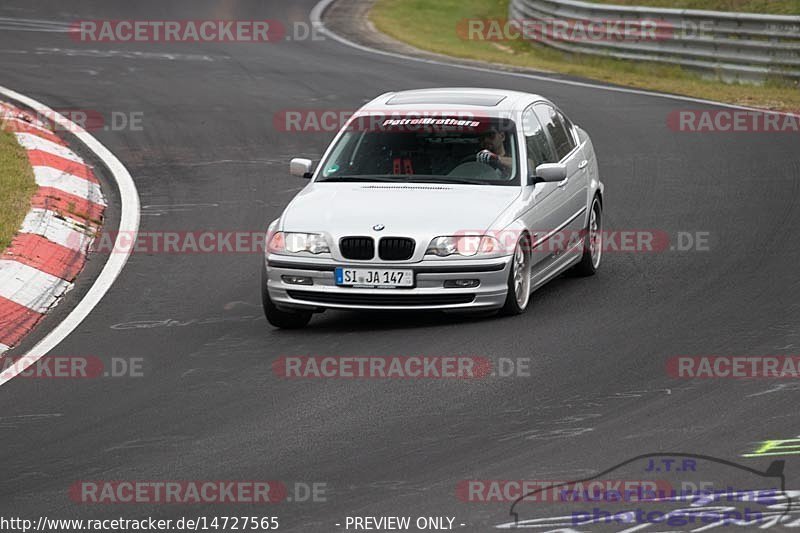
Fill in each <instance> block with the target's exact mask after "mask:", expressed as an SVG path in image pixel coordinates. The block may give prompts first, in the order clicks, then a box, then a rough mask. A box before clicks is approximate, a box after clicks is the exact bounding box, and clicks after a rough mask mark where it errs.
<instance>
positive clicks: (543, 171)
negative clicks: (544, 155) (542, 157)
mask: <svg viewBox="0 0 800 533" xmlns="http://www.w3.org/2000/svg"><path fill="white" fill-rule="evenodd" d="M534 179H538V181H541V182H546V183H557V182H559V181H564V180H565V179H567V165H563V164H561V163H543V164H541V165H539V166H538V167H536V175H535V178H534Z"/></svg>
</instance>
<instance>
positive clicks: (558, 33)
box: [456, 18, 713, 43]
mask: <svg viewBox="0 0 800 533" xmlns="http://www.w3.org/2000/svg"><path fill="white" fill-rule="evenodd" d="M712 30H713V23H710V22H706V21H703V22H700V23H694V22H691V21H684V22H682V23H681V24H679V25H676V24H673V23H671V22H667V21H664V20H658V19H646V18H637V19H603V18H588V19H570V18H539V19H522V18H518V19H500V18H498V19H461V20H459V21H458V22H457V23H456V34H457V35H458V36H459V38H461V39H462V40H465V41H492V42H499V41H534V42H544V43H547V42H559V43H565V42H566V43H586V42H602V43H606V42H657V41H665V40H671V39H676V38H689V37H698V36H701V35H710V34H711V31H712Z"/></svg>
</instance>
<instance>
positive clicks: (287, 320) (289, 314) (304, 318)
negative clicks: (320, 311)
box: [261, 264, 312, 329]
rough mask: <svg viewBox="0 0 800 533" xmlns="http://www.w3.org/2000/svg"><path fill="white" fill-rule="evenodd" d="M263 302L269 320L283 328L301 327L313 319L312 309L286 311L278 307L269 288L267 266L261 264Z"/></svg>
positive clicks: (277, 326)
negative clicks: (270, 295) (271, 296)
mask: <svg viewBox="0 0 800 533" xmlns="http://www.w3.org/2000/svg"><path fill="white" fill-rule="evenodd" d="M261 303H262V304H263V306H264V315H265V316H266V317H267V322H269V323H270V324H272V325H273V326H275V327H276V328H281V329H299V328H303V327H305V326H307V325H308V323H309V322H310V321H311V314H312V313H311V311H284V310H282V309H278V307H276V306H275V303H274V302H273V301H272V298H270V297H269V290H267V266H266V265H263V264H262V266H261Z"/></svg>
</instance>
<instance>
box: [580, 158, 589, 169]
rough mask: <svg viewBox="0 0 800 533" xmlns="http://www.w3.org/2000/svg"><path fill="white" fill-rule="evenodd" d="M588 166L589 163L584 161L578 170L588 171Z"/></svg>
mask: <svg viewBox="0 0 800 533" xmlns="http://www.w3.org/2000/svg"><path fill="white" fill-rule="evenodd" d="M587 166H589V161H587V160H586V159H584V160H583V161H581V162H580V164H579V165H578V168H579V169H581V170H586V167H587Z"/></svg>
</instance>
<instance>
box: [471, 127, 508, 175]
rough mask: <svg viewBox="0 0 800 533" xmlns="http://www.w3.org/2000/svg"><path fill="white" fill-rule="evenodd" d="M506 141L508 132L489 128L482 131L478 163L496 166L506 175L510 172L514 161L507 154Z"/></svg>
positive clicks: (477, 157)
mask: <svg viewBox="0 0 800 533" xmlns="http://www.w3.org/2000/svg"><path fill="white" fill-rule="evenodd" d="M505 142H506V134H505V133H504V132H502V131H497V129H495V128H489V129H488V130H486V131H484V132H483V133H481V135H480V137H479V138H478V144H479V145H480V147H481V151H480V152H478V154H477V155H476V156H475V160H476V161H477V162H478V163H483V164H484V165H489V166H490V167H493V168H496V169H497V170H500V171H502V172H503V173H504V174H506V175H507V174H509V173H510V172H511V168H512V165H513V161H512V159H511V157H509V156H508V155H506V147H505Z"/></svg>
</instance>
